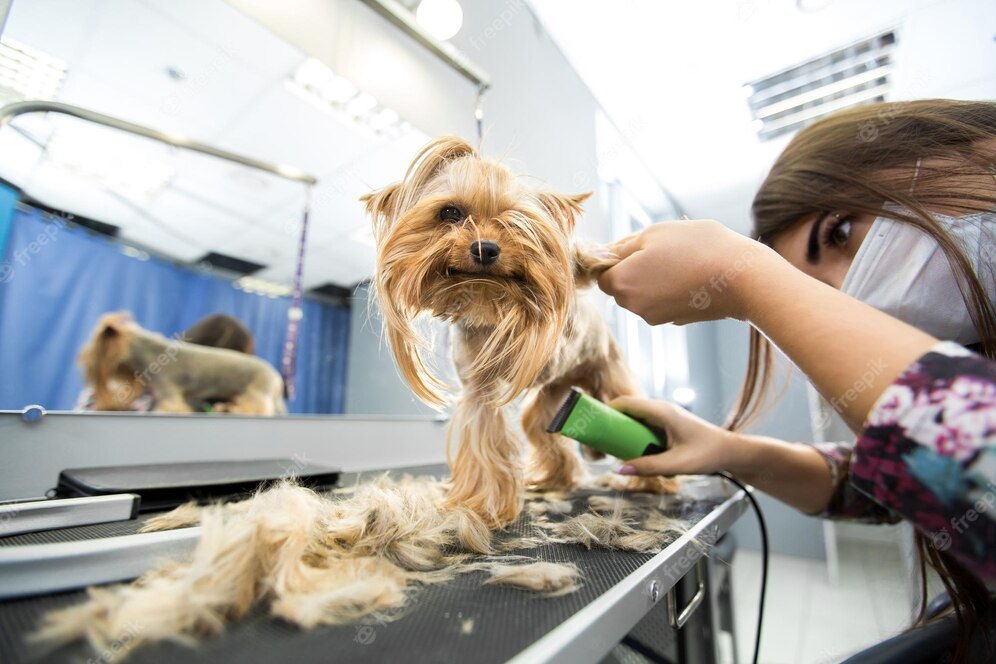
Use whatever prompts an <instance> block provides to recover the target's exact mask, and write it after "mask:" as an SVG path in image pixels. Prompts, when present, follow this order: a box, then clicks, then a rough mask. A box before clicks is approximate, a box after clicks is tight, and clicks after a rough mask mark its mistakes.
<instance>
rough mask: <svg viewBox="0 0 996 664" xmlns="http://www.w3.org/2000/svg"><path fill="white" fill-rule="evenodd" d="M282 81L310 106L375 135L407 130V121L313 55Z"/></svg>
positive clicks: (390, 134) (391, 134) (403, 132)
mask: <svg viewBox="0 0 996 664" xmlns="http://www.w3.org/2000/svg"><path fill="white" fill-rule="evenodd" d="M285 85H286V87H287V89H288V90H289V91H291V92H292V93H294V94H295V95H297V96H299V97H301V98H302V99H304V100H305V101H307V102H308V103H310V104H312V105H313V106H315V107H317V108H320V109H321V110H323V111H327V112H330V113H333V114H334V115H337V116H338V117H339V118H340V119H341V120H342V121H343V122H346V123H349V124H352V125H354V126H356V127H358V128H360V129H361V130H364V131H366V132H369V133H371V134H373V136H374V137H376V138H395V137H398V136H401V135H403V134H406V133H407V132H408V131H410V130H411V125H409V124H408V123H407V122H404V121H402V119H401V117H400V116H399V115H398V113H397V112H395V111H394V110H392V109H390V108H387V107H385V106H383V105H382V104H380V102H378V101H377V99H376V98H375V97H374V96H373V95H370V94H367V93H366V92H362V91H361V90H359V88H357V87H356V86H355V85H353V83H352V82H351V81H349V80H348V79H346V78H344V77H342V76H339V75H337V74H336V73H335V72H333V71H332V70H331V69H330V68H329V67H328V66H327V65H326V64H325V63H324V62H322V61H320V60H316V59H315V58H307V59H306V60H305V61H304V62H302V63H301V64H300V66H298V68H297V69H296V70H295V71H294V73H293V74H291V75H290V78H288V79H287V81H286V82H285Z"/></svg>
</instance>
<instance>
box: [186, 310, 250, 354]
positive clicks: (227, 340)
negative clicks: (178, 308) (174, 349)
mask: <svg viewBox="0 0 996 664" xmlns="http://www.w3.org/2000/svg"><path fill="white" fill-rule="evenodd" d="M182 339H183V340H184V341H186V342H188V343H192V344H198V345H200V346H212V347H214V348H227V349H228V350H237V351H239V352H240V353H246V354H248V355H252V354H253V353H254V352H255V350H256V343H255V341H254V340H253V337H252V332H250V331H249V328H247V327H246V326H245V325H243V324H242V323H241V322H240V321H239V320H238V319H237V318H232V317H231V316H227V315H225V314H212V315H210V316H206V317H205V318H202V319H200V320H199V321H197V322H196V323H194V324H193V325H192V326H191V327H189V328H187V330H186V331H185V332H184V333H183V335H182Z"/></svg>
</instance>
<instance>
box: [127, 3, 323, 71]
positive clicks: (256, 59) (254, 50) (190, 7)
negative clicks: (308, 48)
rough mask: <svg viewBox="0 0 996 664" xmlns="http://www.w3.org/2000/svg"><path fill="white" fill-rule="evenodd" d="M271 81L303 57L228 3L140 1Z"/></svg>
mask: <svg viewBox="0 0 996 664" xmlns="http://www.w3.org/2000/svg"><path fill="white" fill-rule="evenodd" d="M140 1H141V2H142V4H144V5H145V6H146V7H148V8H149V9H151V10H152V11H154V12H158V13H159V14H161V15H162V16H165V17H167V18H169V19H170V20H171V21H173V22H174V23H176V24H177V25H178V26H182V27H183V28H184V29H186V30H188V31H189V32H191V33H192V34H194V35H197V36H198V37H199V38H201V39H203V40H204V41H206V42H210V43H212V44H214V45H215V46H217V47H219V48H220V49H221V50H222V51H223V52H224V53H226V54H227V55H229V56H231V57H232V58H234V59H235V60H238V61H240V62H242V63H243V64H245V65H247V66H249V67H250V68H251V69H252V70H253V71H255V72H256V73H257V74H259V75H261V76H263V77H265V78H268V79H274V80H276V79H280V78H284V77H286V76H287V75H288V74H290V72H291V71H292V70H293V68H294V67H296V66H297V65H298V63H300V62H301V60H302V59H303V58H304V55H303V54H302V53H301V52H300V51H298V50H297V49H296V48H294V47H293V46H291V45H290V44H288V43H286V42H285V41H283V40H282V39H280V38H279V37H277V36H276V35H274V34H273V33H271V32H270V31H269V30H267V29H266V28H264V27H262V26H261V25H259V24H258V23H256V22H255V21H254V20H252V19H251V18H249V17H248V16H246V15H244V14H243V13H242V12H240V11H239V10H237V9H235V8H234V7H232V6H231V5H229V4H228V3H227V2H205V0H168V2H164V1H163V0H140Z"/></svg>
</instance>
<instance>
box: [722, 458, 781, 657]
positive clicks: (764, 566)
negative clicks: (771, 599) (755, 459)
mask: <svg viewBox="0 0 996 664" xmlns="http://www.w3.org/2000/svg"><path fill="white" fill-rule="evenodd" d="M714 474H715V475H718V476H720V477H722V478H723V479H726V480H729V481H730V482H732V483H733V484H735V485H736V486H737V487H739V488H740V489H741V490H743V492H744V495H745V496H747V500H749V501H750V504H751V507H753V508H754V514H756V515H757V523H758V525H759V526H760V527H761V601H760V602H758V607H757V633H756V634H755V637H754V658H753V659H752V660H751V661H752V662H753V664H757V656H758V654H759V653H760V652H761V625H762V624H763V623H764V595H765V592H766V591H767V590H768V527H767V526H766V525H765V523H764V515H763V514H761V507H760V506H759V505H758V504H757V500H755V499H754V495H753V493H752V492H750V491H748V490H747V487H746V486H744V485H743V483H742V482H740V480H738V479H736V478H735V477H733V476H732V475H730V474H729V473H725V472H723V471H720V472H718V473H714ZM733 647H734V648H736V644H733Z"/></svg>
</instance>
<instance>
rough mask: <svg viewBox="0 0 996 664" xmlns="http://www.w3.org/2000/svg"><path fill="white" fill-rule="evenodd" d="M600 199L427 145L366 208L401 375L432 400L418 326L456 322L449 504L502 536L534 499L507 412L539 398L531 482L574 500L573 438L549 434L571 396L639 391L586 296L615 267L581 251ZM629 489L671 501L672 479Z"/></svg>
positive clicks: (631, 481) (441, 145)
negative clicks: (587, 212)
mask: <svg viewBox="0 0 996 664" xmlns="http://www.w3.org/2000/svg"><path fill="white" fill-rule="evenodd" d="M587 197H588V194H582V195H578V196H566V195H562V194H557V193H551V192H544V191H535V190H531V189H528V188H526V187H524V186H523V185H522V184H521V183H520V182H519V181H518V180H517V179H516V178H515V177H514V176H513V175H512V174H511V173H510V172H509V171H508V170H507V169H506V168H505V167H504V166H502V165H501V164H499V163H497V162H492V161H485V160H482V159H481V158H480V157H479V156H478V155H477V153H476V152H475V151H474V149H473V148H472V147H471V146H470V145H469V144H468V143H466V142H465V141H463V140H462V139H459V138H455V137H448V138H440V139H437V140H436V141H434V142H432V143H430V144H429V145H428V146H426V147H425V148H424V149H423V150H422V151H421V152H420V153H419V154H418V156H417V157H416V158H415V161H414V162H413V163H412V165H411V166H410V167H409V169H408V172H407V174H406V175H405V178H404V180H403V181H402V182H400V183H397V184H393V185H389V186H387V187H386V188H384V189H382V190H380V191H377V192H373V193H371V194H368V195H367V196H365V197H364V198H363V200H364V201H365V202H366V206H367V211H368V212H369V213H370V214H371V216H372V217H373V223H374V235H375V237H376V240H377V275H376V280H375V283H376V290H377V296H378V299H379V301H380V305H381V310H382V312H383V316H384V323H385V328H386V332H387V337H388V339H389V341H390V345H391V349H392V351H393V352H394V356H395V358H396V360H397V362H398V366H399V367H400V369H401V373H402V375H403V376H404V378H405V379H406V381H407V382H408V384H409V385H410V386H411V387H412V389H413V390H414V391H415V393H416V394H417V395H418V396H419V398H421V399H422V400H423V401H425V402H427V403H429V404H432V405H435V406H440V405H442V404H444V403H445V401H446V397H445V394H444V392H445V390H446V386H445V384H444V383H443V382H442V380H441V379H440V378H438V376H436V375H434V373H433V371H432V370H431V368H430V367H429V361H428V357H427V354H428V353H429V352H430V350H431V349H430V347H429V343H428V341H427V340H426V339H425V338H424V335H422V334H420V333H419V332H418V331H417V329H416V326H415V319H416V318H418V317H419V316H420V315H421V314H424V313H428V314H431V315H432V316H435V317H437V318H441V319H443V320H446V321H448V322H450V323H452V324H453V329H454V330H455V334H454V349H453V353H454V360H455V363H456V368H457V373H458V375H459V377H460V382H461V383H462V386H463V392H462V395H461V397H460V399H459V400H458V401H457V404H456V409H455V411H454V414H453V421H452V422H451V425H450V436H449V437H450V441H451V442H452V440H453V439H454V438H456V439H458V448H457V452H456V457H455V459H454V458H452V457H451V460H450V466H451V469H452V472H453V479H452V486H451V489H450V492H449V494H448V501H449V503H450V504H452V505H465V506H467V507H469V508H471V509H472V510H473V511H474V512H476V513H477V514H479V515H480V516H481V517H482V518H484V519H485V521H486V522H487V523H488V524H489V525H491V526H492V527H500V526H503V525H505V524H508V523H510V522H511V521H512V520H514V519H515V518H516V516H517V515H518V514H519V512H520V510H521V507H522V501H523V493H524V491H523V488H524V487H523V475H524V473H523V469H522V468H521V464H520V448H519V444H518V441H517V437H516V436H515V434H514V433H513V432H512V430H511V429H510V427H509V424H508V422H507V421H506V418H505V416H504V414H503V413H502V406H504V405H506V404H508V403H509V402H510V401H511V400H513V399H514V398H515V397H517V396H518V395H519V394H521V393H523V392H525V391H527V390H528V395H527V398H526V402H525V405H524V411H523V416H522V427H523V430H524V431H525V434H526V437H527V438H528V439H529V442H530V443H531V458H530V460H529V484H530V486H531V488H535V489H567V488H571V487H573V486H576V484H577V482H578V481H579V480H580V479H581V477H582V474H583V468H584V467H583V465H582V463H581V460H580V458H579V457H578V456H577V455H576V454H575V452H574V451H573V446H572V444H571V443H570V442H569V441H568V440H567V439H566V438H564V437H562V436H560V435H556V434H549V433H547V432H546V427H547V425H548V424H549V423H550V421H551V420H552V419H553V416H554V415H555V413H556V411H557V409H558V407H559V406H560V404H561V403H562V401H563V400H564V398H565V397H566V395H567V393H568V390H569V388H570V386H571V385H577V386H579V387H581V388H583V389H585V390H587V391H588V392H590V393H591V394H593V395H594V396H595V397H597V398H599V399H602V400H608V399H612V398H614V397H617V396H620V395H627V394H636V393H637V392H638V390H637V388H636V386H635V383H634V381H633V378H632V377H631V375H630V373H629V371H628V370H627V369H626V366H625V363H624V361H623V358H622V357H621V355H620V352H619V349H618V347H617V346H616V344H615V341H614V340H613V339H612V337H611V335H610V333H609V330H608V327H607V326H606V324H605V322H604V321H603V320H602V319H601V317H600V316H599V315H598V313H597V312H596V311H595V310H594V309H593V308H592V307H591V306H590V305H586V304H585V303H583V302H582V301H581V300H579V299H578V297H577V296H576V291H577V289H578V288H580V287H584V286H588V285H590V283H591V282H592V281H593V279H594V278H595V277H596V276H597V275H598V274H599V273H600V272H601V271H602V270H604V269H607V268H608V267H610V266H611V265H612V264H613V263H614V260H612V259H610V258H600V257H595V256H592V255H589V254H586V253H584V252H582V251H579V250H578V249H576V248H573V247H572V244H571V235H572V231H573V227H574V222H575V217H576V216H577V215H578V214H580V212H581V203H582V201H584V199H586V198H587ZM619 479H620V481H625V482H627V483H628V484H627V486H628V488H631V489H638V490H652V491H660V492H673V491H674V490H675V489H676V486H677V485H676V483H675V481H674V480H670V479H664V478H626V479H625V480H624V479H623V478H619Z"/></svg>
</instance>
